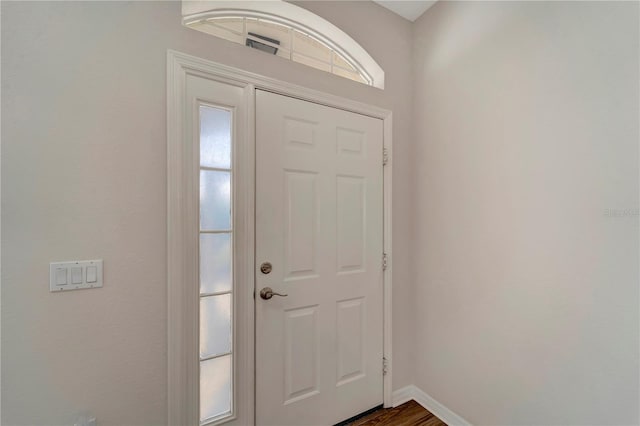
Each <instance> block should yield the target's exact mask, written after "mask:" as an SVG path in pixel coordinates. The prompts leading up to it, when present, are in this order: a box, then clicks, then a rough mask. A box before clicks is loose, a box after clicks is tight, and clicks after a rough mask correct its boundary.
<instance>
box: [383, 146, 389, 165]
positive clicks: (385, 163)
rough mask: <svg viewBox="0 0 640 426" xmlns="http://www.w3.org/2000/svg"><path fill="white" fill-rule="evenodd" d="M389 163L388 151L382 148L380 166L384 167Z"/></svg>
mask: <svg viewBox="0 0 640 426" xmlns="http://www.w3.org/2000/svg"><path fill="white" fill-rule="evenodd" d="M388 162H389V150H388V149H387V148H382V165H383V166H386V165H387V163H388Z"/></svg>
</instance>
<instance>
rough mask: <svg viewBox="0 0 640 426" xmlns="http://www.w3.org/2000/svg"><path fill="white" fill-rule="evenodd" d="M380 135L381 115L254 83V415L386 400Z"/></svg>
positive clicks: (306, 419) (281, 419) (300, 417)
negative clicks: (270, 293)
mask: <svg viewBox="0 0 640 426" xmlns="http://www.w3.org/2000/svg"><path fill="white" fill-rule="evenodd" d="M382 147H383V123H382V120H379V119H376V118H371V117H368V116H364V115H360V114H355V113H351V112H347V111H344V110H340V109H335V108H330V107H326V106H323V105H318V104H315V103H311V102H306V101H301V100H298V99H294V98H290V97H286V96H281V95H277V94H273V93H269V92H265V91H260V90H258V91H256V296H255V298H256V398H257V401H256V424H257V425H260V426H265V425H278V426H285V425H296V426H301V425H331V424H335V423H338V422H340V421H342V420H345V419H347V418H349V417H351V416H353V415H356V414H358V413H360V412H363V411H366V410H368V409H370V408H373V407H375V406H377V405H380V404H382V400H383V388H382V356H383V355H382V354H383V352H382V349H383V348H382V345H383V340H382V337H383V336H382V332H383V271H382V255H383V253H382V250H383V241H382V239H383V217H382V214H383V193H382V188H383V180H382ZM267 263H268V264H270V265H271V271H270V272H268V271H267V270H268V268H269V267H268V265H266V264H267ZM263 264H265V265H264V266H265V267H266V269H265V270H264V272H263V271H261V266H262V265H263ZM267 272H268V273H267ZM268 287H269V288H271V289H272V290H273V291H274V292H277V293H281V294H286V296H277V295H274V296H273V297H271V298H269V299H264V298H263V297H261V294H260V293H261V290H262V289H265V288H268ZM267 297H268V295H267Z"/></svg>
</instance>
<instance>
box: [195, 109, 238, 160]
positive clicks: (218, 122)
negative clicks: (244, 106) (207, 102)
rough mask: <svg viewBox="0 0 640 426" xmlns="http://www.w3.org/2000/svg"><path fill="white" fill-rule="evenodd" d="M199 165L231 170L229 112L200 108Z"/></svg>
mask: <svg viewBox="0 0 640 426" xmlns="http://www.w3.org/2000/svg"><path fill="white" fill-rule="evenodd" d="M200 165H201V166H205V167H216V168H219V169H230V168H231V112H229V111H225V110H223V109H219V108H213V107H209V106H201V107H200Z"/></svg>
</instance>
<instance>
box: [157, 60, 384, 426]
mask: <svg viewBox="0 0 640 426" xmlns="http://www.w3.org/2000/svg"><path fill="white" fill-rule="evenodd" d="M187 75H194V76H198V77H202V78H205V79H209V80H213V81H218V82H221V83H227V84H231V85H234V86H238V87H241V88H243V89H244V92H245V97H246V102H247V114H246V117H245V119H246V123H247V132H246V134H247V140H246V141H245V142H246V143H245V148H246V149H242V150H240V151H239V152H237V154H236V155H237V161H241V162H244V164H246V165H247V167H245V168H244V172H242V173H243V176H242V179H241V181H240V182H239V183H240V185H236V187H235V189H234V193H235V194H243V200H244V201H245V203H246V204H245V205H247V206H249V207H250V208H247V209H245V211H244V212H243V213H242V217H241V218H240V220H242V221H243V224H244V225H245V226H246V230H247V232H246V235H245V239H246V243H247V244H246V247H247V248H248V249H249V250H247V251H246V252H245V253H246V254H245V255H244V256H242V258H240V259H237V265H238V268H241V275H242V276H243V277H244V278H245V279H246V280H247V286H248V288H247V289H245V290H246V291H242V292H241V293H242V294H252V293H253V291H254V289H255V281H254V280H255V278H254V255H255V253H254V251H255V247H254V244H253V241H254V240H255V232H254V223H255V221H254V216H255V206H254V199H255V90H256V89H261V90H266V91H270V92H273V93H278V94H281V95H285V96H290V97H294V98H298V99H302V100H305V101H310V102H314V103H318V104H322V105H326V106H329V107H333V108H339V109H343V110H346V111H351V112H355V113H358V114H362V115H367V116H370V117H374V118H378V119H381V120H383V131H384V134H383V147H384V148H385V149H386V150H387V153H388V158H389V161H388V162H387V164H386V165H385V166H384V168H383V198H384V206H383V210H384V212H383V215H384V230H383V239H384V241H383V250H384V253H386V254H387V267H386V269H385V270H384V284H383V293H384V312H383V356H384V358H385V359H386V363H387V364H386V365H387V368H386V374H385V375H384V376H383V398H384V406H385V407H391V406H392V404H393V400H392V375H393V358H392V275H393V274H392V272H393V255H392V167H393V141H392V121H393V117H392V116H393V114H392V112H391V111H389V110H386V109H382V108H379V107H375V106H371V105H368V104H365V103H361V102H357V101H354V100H350V99H346V98H342V97H339V96H335V95H330V94H327V93H323V92H320V91H317V90H313V89H309V88H305V87H302V86H298V85H295V84H291V83H287V82H284V81H280V80H277V79H273V78H269V77H264V76H261V75H258V74H255V73H252V72H248V71H244V70H241V69H237V68H233V67H229V66H227V65H222V64H218V63H216V62H212V61H209V60H206V59H202V58H198V57H195V56H191V55H188V54H185V53H181V52H177V51H174V50H168V51H167V304H168V306H167V308H168V312H167V314H168V315H167V342H168V345H167V359H168V365H167V380H168V401H167V402H168V403H167V415H168V422H169V425H197V424H199V413H198V398H197V395H198V386H199V370H198V366H197V362H193V361H192V360H190V357H188V355H187V354H188V351H185V350H184V349H183V348H185V347H191V346H195V345H196V343H197V340H198V332H197V328H196V329H195V330H194V324H193V318H191V316H192V315H191V316H190V315H189V313H190V312H191V313H192V312H194V310H195V312H197V309H198V307H197V305H196V304H195V301H193V300H191V299H190V294H189V293H188V292H187V291H186V287H187V286H185V285H183V283H185V282H189V281H190V280H193V279H194V276H195V277H197V273H198V271H194V270H192V269H193V268H194V266H193V265H194V263H193V262H188V261H187V260H186V256H185V253H189V252H191V251H193V249H192V248H191V247H187V245H186V244H185V241H186V240H187V239H186V238H184V235H183V234H184V232H185V229H191V228H190V227H189V226H184V225H185V221H193V220H196V219H195V218H196V217H197V216H196V215H193V214H188V210H189V207H188V206H185V199H184V197H183V196H182V194H181V188H182V187H183V186H182V185H183V184H184V182H185V180H186V179H187V176H186V175H187V174H188V170H185V165H184V160H183V158H182V154H181V150H182V144H181V141H182V139H183V135H184V126H185V125H186V123H184V115H183V111H184V109H183V108H184V105H183V104H184V99H185V94H186V87H185V82H186V77H187ZM251 123H253V124H251ZM185 209H186V210H187V211H185ZM236 220H238V217H237V216H236ZM191 225H193V224H191ZM196 226H197V225H196ZM192 255H193V254H192ZM381 262H382V259H381ZM381 267H382V264H381ZM238 294H240V293H238ZM245 299H247V300H245V301H239V302H238V303H244V304H245V305H244V308H246V312H247V315H244V316H242V318H236V321H237V323H236V329H237V330H238V331H240V334H243V335H244V338H243V339H238V341H237V346H236V350H237V351H238V353H245V354H248V356H247V357H246V359H247V361H246V362H245V363H244V364H245V365H244V368H246V370H244V371H250V372H253V373H254V372H255V341H254V333H255V329H254V320H255V318H254V305H255V301H254V299H253V298H251V297H245ZM240 351H242V352H240ZM241 368H242V367H241ZM380 368H382V360H381V365H380ZM237 380H242V381H243V382H244V385H245V386H242V388H243V389H245V391H244V392H242V394H238V393H236V394H235V398H236V401H243V402H244V404H238V408H237V410H236V417H237V418H244V419H250V421H251V422H253V424H255V374H243V375H241V377H238V379H237ZM237 387H238V386H236V388H237ZM228 420H229V419H225V422H226V421H228Z"/></svg>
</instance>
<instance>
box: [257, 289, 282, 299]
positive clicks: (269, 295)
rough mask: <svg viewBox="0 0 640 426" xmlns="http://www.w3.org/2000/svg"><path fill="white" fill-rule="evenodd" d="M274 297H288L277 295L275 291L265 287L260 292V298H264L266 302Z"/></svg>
mask: <svg viewBox="0 0 640 426" xmlns="http://www.w3.org/2000/svg"><path fill="white" fill-rule="evenodd" d="M273 296H281V297H287V295H286V294H280V293H276V292H275V291H273V289H272V288H271V287H265V288H263V289H262V290H260V297H262V298H263V299H264V300H269V299H271V298H272V297H273Z"/></svg>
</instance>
